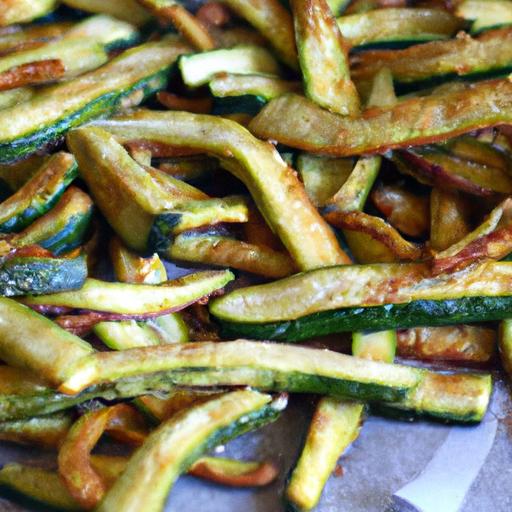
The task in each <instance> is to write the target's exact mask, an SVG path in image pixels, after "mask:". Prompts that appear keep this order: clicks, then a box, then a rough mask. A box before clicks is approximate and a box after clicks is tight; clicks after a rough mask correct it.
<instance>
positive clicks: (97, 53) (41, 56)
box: [0, 37, 108, 85]
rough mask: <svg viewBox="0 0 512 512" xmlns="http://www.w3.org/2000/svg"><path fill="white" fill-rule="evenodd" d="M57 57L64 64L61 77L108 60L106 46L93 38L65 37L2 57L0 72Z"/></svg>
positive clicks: (96, 66) (0, 59) (85, 69)
mask: <svg viewBox="0 0 512 512" xmlns="http://www.w3.org/2000/svg"><path fill="white" fill-rule="evenodd" d="M54 59H57V60H59V61H60V62H61V64H62V65H63V66H64V74H63V75H62V77H61V78H64V79H66V78H71V77H74V76H77V75H80V74H82V73H85V72H86V71H90V70H92V69H95V68H98V67H100V66H101V65H102V64H105V62H107V60H108V55H107V52H106V51H105V49H104V46H103V45H102V44H101V43H100V42H98V41H96V40H95V39H93V38H81V39H74V38H68V37H64V38H62V39H60V40H58V41H55V42H50V43H47V44H45V45H43V46H41V47H39V48H35V49H29V50H24V51H18V52H13V53H10V54H9V55H7V56H5V57H2V58H0V73H3V72H6V71H9V70H12V69H13V68H16V67H17V66H21V65H23V64H29V63H34V65H37V62H38V61H45V60H54ZM28 85H29V84H28Z"/></svg>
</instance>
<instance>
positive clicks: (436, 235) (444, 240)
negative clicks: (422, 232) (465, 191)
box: [430, 188, 471, 251]
mask: <svg viewBox="0 0 512 512" xmlns="http://www.w3.org/2000/svg"><path fill="white" fill-rule="evenodd" d="M469 214H470V205H469V202H468V201H467V199H466V198H464V197H462V196H461V195H460V194H459V193H458V192H451V191H448V190H442V189H439V188H433V189H432V192H431V194H430V246H431V248H432V249H433V250H434V251H444V250H446V249H448V248H449V247H451V246H452V245H455V244H456V243H458V242H460V241H461V240H462V239H463V238H464V237H465V236H466V235H468V234H469V233H470V231H471V225H470V222H469Z"/></svg>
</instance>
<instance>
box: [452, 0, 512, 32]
mask: <svg viewBox="0 0 512 512" xmlns="http://www.w3.org/2000/svg"><path fill="white" fill-rule="evenodd" d="M455 14H456V15H457V16H459V17H460V18H464V19H466V20H470V21H472V24H471V32H472V33H478V32H482V31H484V30H489V29H493V28H497V27H502V26H505V25H512V4H511V3H510V2H509V1H508V0H483V1H482V0H462V2H460V3H458V4H457V7H456V9H455Z"/></svg>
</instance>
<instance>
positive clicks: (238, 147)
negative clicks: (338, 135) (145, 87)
mask: <svg viewBox="0 0 512 512" xmlns="http://www.w3.org/2000/svg"><path fill="white" fill-rule="evenodd" d="M98 125H99V126H101V127H102V128H103V129H105V130H107V131H109V132H111V133H112V134H113V135H114V136H115V137H116V138H117V139H118V140H120V141H121V142H127V141H130V140H149V141H152V142H161V143H164V144H168V145H173V146H181V147H189V148H197V149H201V150H203V151H205V152H207V153H210V154H212V155H214V156H217V157H219V158H221V160H222V165H223V166H224V167H226V168H227V169H228V170H229V171H230V172H232V173H233V174H234V175H235V176H236V177H238V178H239V179H240V180H241V181H242V182H244V184H245V185H246V186H247V188H248V189H249V191H250V192H251V195H252V197H253V199H254V201H255V203H256V205H257V206H258V208H259V210H260V211H261V212H262V214H263V216H264V217H265V219H266V221H267V223H268V224H269V225H270V227H271V228H272V229H273V231H274V232H275V233H276V234H278V236H279V237H280V238H281V240H282V242H283V244H284V245H285V246H286V248H287V249H288V251H289V253H290V255H291V256H292V258H293V259H294V260H295V261H296V263H297V265H298V267H299V268H302V269H305V268H315V267H320V266H323V265H332V264H335V263H336V262H338V263H347V262H348V261H350V260H349V258H348V257H347V255H346V254H344V253H343V251H342V250H341V248H340V247H339V245H338V243H337V241H336V239H335V237H334V235H333V233H332V232H331V230H330V228H329V227H328V226H327V225H326V224H325V222H324V221H323V219H322V218H321V216H320V215H319V214H318V212H317V211H316V209H315V208H314V207H313V206H312V205H311V203H309V201H308V199H307V197H306V194H305V192H304V189H303V187H302V185H301V184H300V182H299V180H298V179H297V177H296V175H295V174H294V173H293V172H292V171H291V169H290V168H289V167H288V166H287V165H286V164H285V163H284V162H283V160H282V159H281V157H280V156H279V154H278V153H277V151H276V150H275V149H274V148H273V147H271V146H270V145H268V144H266V143H264V142H262V141H259V140H257V139H256V138H254V137H253V136H251V134H250V133H249V132H248V131H247V130H246V129H245V128H243V127H242V126H240V125H239V124H237V123H234V122H233V121H229V120H227V119H220V118H217V117H215V116H207V115H200V114H189V113H183V112H144V111H140V112H137V113H135V114H133V115H131V116H124V117H119V118H116V119H112V120H109V121H102V122H101V123H98ZM228 152H229V153H228ZM305 233H308V238H307V239H308V243H307V244H305V243H304V236H305Z"/></svg>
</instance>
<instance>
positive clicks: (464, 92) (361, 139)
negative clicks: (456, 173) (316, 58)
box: [249, 45, 512, 156]
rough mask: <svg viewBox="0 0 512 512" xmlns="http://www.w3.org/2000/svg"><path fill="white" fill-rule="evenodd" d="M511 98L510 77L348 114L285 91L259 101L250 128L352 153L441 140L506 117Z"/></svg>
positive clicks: (302, 145) (511, 114) (510, 114)
mask: <svg viewBox="0 0 512 512" xmlns="http://www.w3.org/2000/svg"><path fill="white" fill-rule="evenodd" d="M419 46H423V45H419ZM510 46H511V47H512V45H510ZM458 62H460V61H458ZM420 65H421V64H420ZM511 98H512V82H511V81H510V80H508V79H498V80H489V81H486V82H477V83H474V84H471V86H464V87H461V88H460V89H457V90H451V91H446V92H444V93H438V94H432V95H430V96H418V97H412V98H409V99H406V100H403V101H401V102H400V103H398V104H397V105H396V106H395V107H393V108H387V109H379V110H378V111H375V110H373V109H372V110H370V111H367V112H366V114H363V115H362V116H361V117H359V118H355V119H352V118H347V117H344V116H340V115H338V114H334V113H332V112H328V111H326V110H323V109H321V108H320V107H318V106H317V105H315V104H314V103H313V102H311V101H310V100H308V99H307V98H302V97H300V96H297V95H294V94H285V95H282V96H279V97H278V98H275V99H273V100H272V101H270V102H269V103H268V104H267V105H266V106H265V107H263V109H262V110H261V111H260V113H259V114H258V115H257V116H256V117H255V118H254V119H253V120H252V121H251V124H250V125H249V129H250V131H251V132H252V133H254V134H255V135H256V136H258V137H260V138H262V139H265V140H275V141H278V142H280V143H282V144H286V145H288V146H291V147H293V148H298V149H302V150H305V151H311V152H317V153H323V154H330V155H336V156H352V155H359V154H368V153H377V152H384V151H387V150H388V149H393V148H398V147H407V146H411V145H418V144H427V143H431V142H438V141H443V140H446V139H449V138H450V137H454V136H456V135H461V134H463V133H468V132H471V131H473V130H476V129H480V128H488V127H492V126H496V125H500V124H507V123H510V122H511V120H512V100H511ZM454 105H457V108H454ZM304 119H307V120H308V122H307V123H305V122H304ZM383 126H386V129H385V130H383V129H382V127H383Z"/></svg>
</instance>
